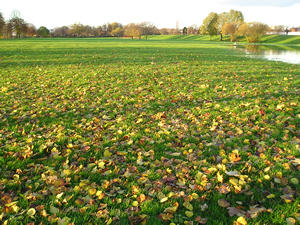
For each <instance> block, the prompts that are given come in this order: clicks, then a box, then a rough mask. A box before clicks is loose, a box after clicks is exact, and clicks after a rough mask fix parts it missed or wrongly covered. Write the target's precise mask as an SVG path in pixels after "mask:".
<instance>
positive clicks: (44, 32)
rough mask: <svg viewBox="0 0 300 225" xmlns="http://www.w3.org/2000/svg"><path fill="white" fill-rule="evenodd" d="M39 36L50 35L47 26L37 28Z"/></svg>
mask: <svg viewBox="0 0 300 225" xmlns="http://www.w3.org/2000/svg"><path fill="white" fill-rule="evenodd" d="M37 33H38V36H39V37H49V35H50V31H49V30H48V29H47V27H44V26H41V27H40V28H39V29H38V30H37Z"/></svg>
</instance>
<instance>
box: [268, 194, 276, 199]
mask: <svg viewBox="0 0 300 225" xmlns="http://www.w3.org/2000/svg"><path fill="white" fill-rule="evenodd" d="M267 198H269V199H270V198H275V195H274V194H269V195H267Z"/></svg>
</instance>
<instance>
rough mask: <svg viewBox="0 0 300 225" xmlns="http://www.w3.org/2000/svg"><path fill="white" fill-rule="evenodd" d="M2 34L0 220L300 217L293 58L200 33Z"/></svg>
mask: <svg viewBox="0 0 300 225" xmlns="http://www.w3.org/2000/svg"><path fill="white" fill-rule="evenodd" d="M160 38H161V37H160ZM0 45H1V48H0V197H1V198H0V223H4V222H5V221H6V222H7V223H8V224H28V223H32V222H33V223H37V224H38V223H40V222H42V223H44V224H48V223H54V224H55V223H58V224H68V223H71V222H74V223H75V224H130V223H131V224H143V223H146V224H170V223H175V224H184V223H186V224H191V223H192V222H193V223H194V224H197V223H202V224H203V223H205V222H206V223H207V224H232V223H233V222H234V221H236V220H237V219H238V218H239V217H243V218H244V219H245V220H246V221H247V222H248V224H286V223H287V219H288V220H295V219H296V218H299V214H296V212H297V210H298V205H299V184H298V181H299V159H296V158H299V136H298V131H299V74H300V66H299V65H290V64H286V63H281V62H272V61H265V60H258V59H250V58H246V57H244V56H243V55H242V53H239V52H234V51H232V50H230V47H229V45H226V44H225V45H224V44H221V45H220V44H219V43H217V42H212V41H209V40H207V39H205V40H201V41H186V42H182V41H180V42H179V41H178V42H177V41H173V40H170V41H169V40H161V41H146V40H116V39H30V40H6V41H4V40H2V41H1V42H0ZM220 199H222V201H220ZM239 220H240V221H242V219H241V218H239Z"/></svg>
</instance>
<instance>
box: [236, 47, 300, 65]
mask: <svg viewBox="0 0 300 225" xmlns="http://www.w3.org/2000/svg"><path fill="white" fill-rule="evenodd" d="M232 47H233V48H234V49H236V50H239V51H243V52H245V53H246V55H247V56H248V57H251V58H264V59H267V60H273V61H281V62H287V63H292V64H300V50H299V48H298V49H293V48H288V49H284V48H283V47H282V46H271V45H233V46H232Z"/></svg>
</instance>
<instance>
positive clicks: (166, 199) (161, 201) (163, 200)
mask: <svg viewBox="0 0 300 225" xmlns="http://www.w3.org/2000/svg"><path fill="white" fill-rule="evenodd" d="M168 199H169V198H168V197H164V198H162V199H161V200H160V203H163V202H166V201H168Z"/></svg>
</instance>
